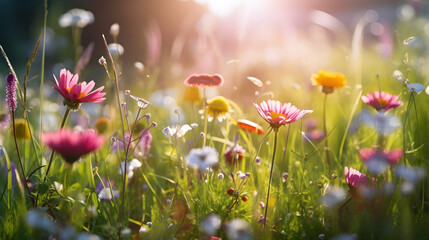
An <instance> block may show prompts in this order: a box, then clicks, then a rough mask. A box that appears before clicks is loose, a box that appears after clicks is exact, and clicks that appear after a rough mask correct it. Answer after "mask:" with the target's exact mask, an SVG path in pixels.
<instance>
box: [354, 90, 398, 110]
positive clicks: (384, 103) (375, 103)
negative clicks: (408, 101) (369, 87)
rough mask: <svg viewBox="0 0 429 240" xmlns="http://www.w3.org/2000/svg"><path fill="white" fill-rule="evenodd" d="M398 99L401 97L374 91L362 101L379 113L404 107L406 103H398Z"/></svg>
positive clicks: (363, 97)
mask: <svg viewBox="0 0 429 240" xmlns="http://www.w3.org/2000/svg"><path fill="white" fill-rule="evenodd" d="M398 99H399V96H397V95H393V94H389V93H387V92H383V91H374V92H373V93H368V94H366V96H362V101H363V102H364V103H366V104H368V105H371V106H372V107H373V108H375V109H376V110H377V111H380V110H384V111H388V110H390V109H395V108H397V107H399V106H402V105H403V104H404V103H403V102H402V101H398Z"/></svg>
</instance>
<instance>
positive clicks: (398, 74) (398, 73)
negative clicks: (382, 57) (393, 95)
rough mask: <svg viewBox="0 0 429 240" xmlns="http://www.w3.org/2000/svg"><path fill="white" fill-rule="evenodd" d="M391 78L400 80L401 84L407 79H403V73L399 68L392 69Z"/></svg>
mask: <svg viewBox="0 0 429 240" xmlns="http://www.w3.org/2000/svg"><path fill="white" fill-rule="evenodd" d="M392 75H393V78H394V79H396V80H398V81H400V82H401V83H402V84H405V83H407V81H408V80H405V78H404V75H403V74H402V72H401V71H399V70H395V71H393V74H392Z"/></svg>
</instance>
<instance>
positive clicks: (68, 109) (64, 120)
mask: <svg viewBox="0 0 429 240" xmlns="http://www.w3.org/2000/svg"><path fill="white" fill-rule="evenodd" d="M70 110H71V109H70V108H69V107H67V109H66V112H65V113H64V116H63V120H62V121H61V126H60V129H62V128H63V127H64V125H65V124H66V121H67V118H68V116H69V114H70ZM54 153H55V151H54V150H52V153H51V156H50V157H49V164H48V169H46V174H45V178H44V179H43V182H46V178H47V177H48V173H49V169H51V164H52V159H54Z"/></svg>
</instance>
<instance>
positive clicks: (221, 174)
mask: <svg viewBox="0 0 429 240" xmlns="http://www.w3.org/2000/svg"><path fill="white" fill-rule="evenodd" d="M224 177H225V176H224V175H223V173H219V174H218V175H217V178H218V179H219V180H221V181H222V180H223V179H224Z"/></svg>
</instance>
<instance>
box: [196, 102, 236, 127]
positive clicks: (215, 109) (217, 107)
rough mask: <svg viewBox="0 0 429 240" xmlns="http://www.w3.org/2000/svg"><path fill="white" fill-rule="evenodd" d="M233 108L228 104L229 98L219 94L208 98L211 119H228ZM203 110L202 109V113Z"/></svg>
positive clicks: (209, 118) (208, 113)
mask: <svg viewBox="0 0 429 240" xmlns="http://www.w3.org/2000/svg"><path fill="white" fill-rule="evenodd" d="M230 111H231V108H230V106H229V104H228V100H227V99H226V98H224V97H222V96H217V97H214V98H212V99H209V100H207V117H208V120H209V121H212V120H213V118H217V120H218V121H219V122H222V121H223V120H224V119H227V118H228V116H229V112H230ZM201 112H202V111H200V113H201Z"/></svg>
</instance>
